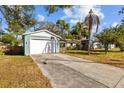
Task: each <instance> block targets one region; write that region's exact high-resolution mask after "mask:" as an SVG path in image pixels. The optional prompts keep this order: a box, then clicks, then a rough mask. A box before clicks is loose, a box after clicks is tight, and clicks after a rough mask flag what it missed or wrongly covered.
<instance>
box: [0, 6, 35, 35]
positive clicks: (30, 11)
mask: <svg viewBox="0 0 124 93" xmlns="http://www.w3.org/2000/svg"><path fill="white" fill-rule="evenodd" d="M34 10H35V8H34V6H28V5H25V6H22V5H2V6H0V12H1V13H2V15H3V16H4V18H5V20H6V22H7V25H8V31H9V32H13V33H14V34H16V35H17V36H18V35H21V34H22V33H24V32H25V31H26V30H28V29H29V28H31V27H32V26H33V25H34V24H35V23H36V20H35V18H34Z"/></svg>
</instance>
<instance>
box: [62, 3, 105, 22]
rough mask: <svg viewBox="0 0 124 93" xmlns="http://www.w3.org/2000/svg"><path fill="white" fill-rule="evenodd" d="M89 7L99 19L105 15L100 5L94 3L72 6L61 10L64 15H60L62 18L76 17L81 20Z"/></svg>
mask: <svg viewBox="0 0 124 93" xmlns="http://www.w3.org/2000/svg"><path fill="white" fill-rule="evenodd" d="M90 9H92V10H93V12H94V13H95V14H97V15H98V16H99V17H100V18H101V19H103V18H104V17H105V16H104V14H103V12H102V11H101V7H100V6H95V5H88V6H87V5H80V6H74V7H73V8H71V9H66V10H63V12H64V13H65V16H63V17H62V19H65V18H76V19H77V18H78V19H79V20H81V21H82V20H83V19H84V18H85V16H86V15H87V14H88V13H89V11H90Z"/></svg>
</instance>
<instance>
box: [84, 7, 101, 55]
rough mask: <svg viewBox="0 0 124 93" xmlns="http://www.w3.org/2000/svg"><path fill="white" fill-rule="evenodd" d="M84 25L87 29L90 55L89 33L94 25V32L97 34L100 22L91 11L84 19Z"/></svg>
mask: <svg viewBox="0 0 124 93" xmlns="http://www.w3.org/2000/svg"><path fill="white" fill-rule="evenodd" d="M84 23H85V24H86V26H87V27H88V32H89V44H88V54H90V42H91V40H90V38H91V31H92V28H93V26H94V25H96V32H98V27H99V25H100V20H99V17H98V15H96V14H94V13H93V11H92V9H91V10H90V11H89V14H88V15H87V16H86V17H85V21H84Z"/></svg>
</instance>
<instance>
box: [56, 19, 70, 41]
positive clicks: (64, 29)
mask: <svg viewBox="0 0 124 93" xmlns="http://www.w3.org/2000/svg"><path fill="white" fill-rule="evenodd" d="M56 26H57V27H58V30H59V31H60V33H61V36H62V38H63V39H64V38H65V34H66V33H67V31H68V30H69V29H70V25H69V24H68V23H66V21H65V20H58V21H57V22H56Z"/></svg>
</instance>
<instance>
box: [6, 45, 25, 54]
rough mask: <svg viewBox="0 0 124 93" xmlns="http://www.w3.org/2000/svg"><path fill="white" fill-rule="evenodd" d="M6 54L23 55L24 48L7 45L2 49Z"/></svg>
mask: <svg viewBox="0 0 124 93" xmlns="http://www.w3.org/2000/svg"><path fill="white" fill-rule="evenodd" d="M4 54H6V55H24V49H23V47H22V46H7V47H6V48H5V49H4Z"/></svg>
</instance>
